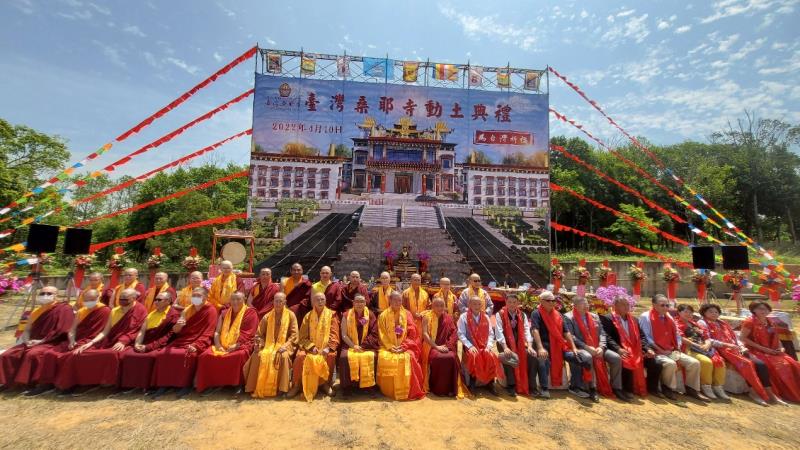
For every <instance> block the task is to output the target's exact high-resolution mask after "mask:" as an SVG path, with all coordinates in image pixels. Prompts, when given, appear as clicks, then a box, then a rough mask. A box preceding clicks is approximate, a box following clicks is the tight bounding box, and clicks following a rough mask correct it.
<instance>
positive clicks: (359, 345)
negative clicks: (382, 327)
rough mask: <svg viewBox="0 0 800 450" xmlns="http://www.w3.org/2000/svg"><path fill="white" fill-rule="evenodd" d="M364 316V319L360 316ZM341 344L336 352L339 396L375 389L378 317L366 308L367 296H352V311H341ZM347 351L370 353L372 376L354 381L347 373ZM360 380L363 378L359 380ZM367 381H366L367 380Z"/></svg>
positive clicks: (364, 376)
mask: <svg viewBox="0 0 800 450" xmlns="http://www.w3.org/2000/svg"><path fill="white" fill-rule="evenodd" d="M351 315H352V316H351ZM365 315H366V316H367V317H364V316H365ZM341 328H342V329H341V333H340V336H341V343H342V346H341V347H340V350H339V357H338V365H339V385H340V386H341V387H342V395H344V396H345V397H346V396H348V395H350V394H351V393H352V391H353V390H356V389H359V388H360V387H361V386H363V387H364V389H366V388H369V387H373V386H375V374H376V373H377V364H378V347H379V345H378V316H377V315H376V314H375V313H374V312H372V311H370V310H369V308H367V297H366V296H363V295H360V294H359V295H356V296H355V298H354V299H353V309H351V310H349V311H345V313H344V315H343V316H342V325H341ZM349 352H358V353H362V352H371V353H372V355H373V356H372V368H371V369H372V377H371V378H370V377H369V376H367V375H365V374H359V375H358V376H357V377H355V378H356V380H353V377H352V376H351V374H350V359H349V358H348V356H347V355H348V353H349ZM362 378H364V379H362ZM367 380H369V381H367Z"/></svg>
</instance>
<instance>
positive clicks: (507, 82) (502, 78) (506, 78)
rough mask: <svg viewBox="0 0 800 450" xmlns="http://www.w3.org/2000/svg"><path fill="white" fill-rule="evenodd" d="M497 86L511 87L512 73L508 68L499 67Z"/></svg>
mask: <svg viewBox="0 0 800 450" xmlns="http://www.w3.org/2000/svg"><path fill="white" fill-rule="evenodd" d="M497 87H501V88H507V87H511V74H510V73H509V72H508V70H506V69H497Z"/></svg>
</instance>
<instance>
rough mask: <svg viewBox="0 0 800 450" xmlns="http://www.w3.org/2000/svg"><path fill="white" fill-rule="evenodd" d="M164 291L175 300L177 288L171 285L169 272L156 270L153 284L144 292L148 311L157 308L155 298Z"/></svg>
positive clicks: (145, 305)
mask: <svg viewBox="0 0 800 450" xmlns="http://www.w3.org/2000/svg"><path fill="white" fill-rule="evenodd" d="M162 292H167V293H169V298H170V299H171V300H174V299H175V297H177V295H178V294H177V293H176V292H175V289H174V288H172V287H171V286H170V285H169V277H168V276H167V274H166V273H165V272H156V274H155V275H154V276H153V286H150V288H148V289H147V291H145V293H144V307H145V308H146V309H147V312H148V313H149V312H151V311H153V310H154V309H156V305H155V302H154V301H153V300H155V298H156V296H157V295H158V294H160V293H162Z"/></svg>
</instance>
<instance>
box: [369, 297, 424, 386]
mask: <svg viewBox="0 0 800 450" xmlns="http://www.w3.org/2000/svg"><path fill="white" fill-rule="evenodd" d="M378 337H379V340H380V349H379V350H378V378H377V382H378V386H379V387H380V389H381V392H382V393H383V395H385V396H387V397H389V398H391V399H394V400H417V399H420V398H422V397H425V391H424V390H423V388H422V382H423V375H422V367H421V366H420V364H419V361H420V356H421V355H420V354H421V352H422V350H421V349H420V344H419V342H420V339H419V331H418V330H417V327H416V325H414V317H413V316H412V315H411V313H410V312H408V311H407V310H405V309H403V308H401V309H400V311H398V312H397V313H395V312H394V311H393V310H392V309H391V308H389V309H387V310H385V311H384V312H382V313H381V315H380V317H378ZM392 347H401V348H402V349H403V352H402V353H393V352H392V351H391V349H392Z"/></svg>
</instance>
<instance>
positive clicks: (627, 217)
mask: <svg viewBox="0 0 800 450" xmlns="http://www.w3.org/2000/svg"><path fill="white" fill-rule="evenodd" d="M550 189H552V190H554V191H561V192H566V193H567V194H569V195H571V196H573V197H575V198H578V199H581V200H583V201H585V202H586V203H589V204H590V205H592V206H594V207H595V208H598V209H602V210H605V211H608V212H610V213H612V214H614V215H615V216H617V217H621V218H623V219H625V220H626V221H628V222H634V223H636V224H637V225H639V226H640V227H641V228H646V229H648V230H650V231H652V232H653V233H658V234H660V235H661V236H663V237H664V238H666V239H668V240H670V241H672V242H676V243H678V244H681V245H683V246H688V245H689V242H688V241H684V240H683V239H681V238H679V237H678V236H675V235H673V234H670V233H667V232H666V231H661V230H660V229H658V228H656V227H654V226H653V225H650V224H649V223H647V222H645V221H643V220H639V219H637V218H635V217H633V216H631V215H630V214H625V213H624V212H622V211H618V210H616V209H614V208H612V207H610V206H606V205H604V204H602V203H600V202H598V201H596V200H593V199H591V198H589V197H586V196H585V195H582V194H579V193H577V192H575V191H573V190H572V189H570V188H567V187H563V186H559V185H557V184H555V183H553V182H552V181H551V182H550Z"/></svg>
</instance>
